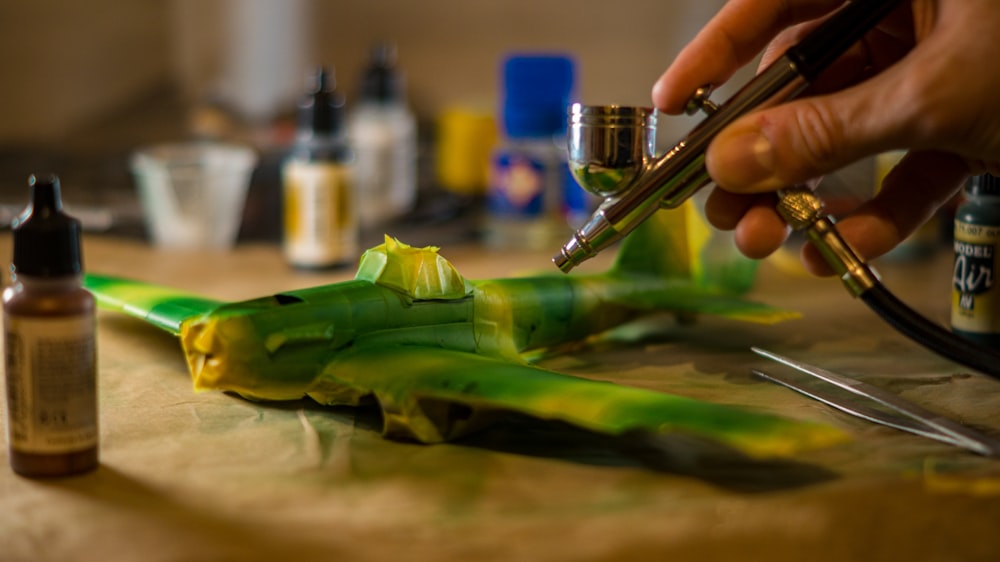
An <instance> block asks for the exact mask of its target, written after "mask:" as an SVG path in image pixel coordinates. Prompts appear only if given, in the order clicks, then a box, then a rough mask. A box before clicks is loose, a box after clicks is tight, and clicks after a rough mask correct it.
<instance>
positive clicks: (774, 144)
mask: <svg viewBox="0 0 1000 562" xmlns="http://www.w3.org/2000/svg"><path fill="white" fill-rule="evenodd" d="M895 70H896V69H895V68H892V69H889V70H887V71H885V72H883V73H882V74H880V75H878V76H876V77H874V78H872V79H870V80H868V81H866V82H864V83H862V84H860V85H857V86H854V87H852V88H848V89H846V90H842V91H840V92H838V93H836V94H833V95H827V96H818V97H808V98H803V99H799V100H795V101H791V102H788V103H785V104H781V105H778V106H775V107H773V108H770V109H766V110H762V111H758V112H754V113H751V114H749V115H746V116H744V117H742V118H740V119H738V120H736V121H735V122H734V123H733V124H732V125H730V126H728V127H726V128H725V129H723V130H722V131H721V132H720V133H719V134H718V135H717V136H716V138H715V139H714V140H713V142H712V144H711V145H710V146H709V148H708V151H707V152H706V155H705V165H706V167H707V169H708V173H709V175H710V176H711V177H712V179H713V180H714V181H715V182H716V183H717V184H718V185H719V186H721V187H723V188H725V189H728V190H730V191H734V192H737V193H759V192H764V191H774V190H777V189H780V188H782V187H785V186H788V185H795V184H798V183H803V182H805V181H807V180H809V179H810V178H814V177H818V176H822V175H824V174H827V173H830V172H833V171H835V170H837V169H840V168H842V167H844V166H846V165H848V164H850V163H852V162H855V161H857V160H859V159H861V158H862V157H865V156H868V155H870V154H875V153H878V152H882V151H884V150H888V149H889V148H892V147H893V146H894V145H897V144H900V145H901V143H902V142H903V137H905V136H906V132H905V130H904V128H905V127H906V126H907V123H908V122H909V121H908V120H909V117H910V112H911V111H912V108H906V107H900V106H899V104H896V103H895V102H894V101H893V100H892V99H890V98H891V97H892V96H893V95H895V92H896V90H894V89H893V88H892V87H891V86H890V85H891V84H892V83H893V81H894V79H895V78H896V75H897V74H898V72H894V71H895ZM887 108H891V109H887Z"/></svg>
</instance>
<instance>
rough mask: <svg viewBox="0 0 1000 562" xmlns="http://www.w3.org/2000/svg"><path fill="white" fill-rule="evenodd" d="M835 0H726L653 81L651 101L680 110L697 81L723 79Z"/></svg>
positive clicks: (719, 81) (669, 110)
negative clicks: (777, 38)
mask: <svg viewBox="0 0 1000 562" xmlns="http://www.w3.org/2000/svg"><path fill="white" fill-rule="evenodd" d="M840 4H841V2H840V1H839V0H809V1H806V0H799V1H790V0H730V1H729V2H728V3H727V4H726V5H725V6H723V8H722V9H721V10H720V11H719V13H718V14H717V15H716V16H715V17H714V18H712V20H711V21H710V22H709V23H708V24H707V25H706V26H705V27H704V28H702V30H701V31H700V32H699V33H698V35H697V36H695V38H694V39H693V40H692V41H691V42H690V43H689V44H688V45H687V46H686V47H685V48H684V49H683V50H682V51H681V52H680V54H679V55H678V56H677V58H676V59H675V60H674V62H673V63H672V64H671V65H670V67H669V68H668V69H667V70H666V71H665V72H664V73H663V75H662V76H660V78H659V79H658V80H657V81H656V83H655V84H654V85H653V93H652V97H653V104H654V105H656V107H657V108H659V109H660V110H661V111H664V112H666V113H669V114H678V113H681V112H683V110H684V105H685V104H686V103H687V100H688V98H689V97H690V96H691V94H692V93H693V92H694V91H695V89H696V88H698V87H699V86H703V85H705V84H713V85H718V84H722V83H724V82H725V81H726V80H728V79H729V77H730V76H732V75H733V73H734V72H736V70H738V69H739V68H740V67H742V66H743V65H745V64H747V63H748V62H750V61H751V60H753V58H754V57H756V56H757V54H758V53H760V51H761V50H762V49H763V48H764V47H765V46H766V45H767V44H768V43H769V42H770V40H771V39H772V38H773V37H774V36H775V35H776V34H777V33H778V32H779V31H781V30H782V29H784V28H785V27H787V26H788V25H790V24H792V23H795V22H800V21H805V20H808V19H812V18H814V17H817V16H820V15H822V14H824V13H827V12H829V11H831V10H833V9H834V8H836V7H837V6H839V5H840Z"/></svg>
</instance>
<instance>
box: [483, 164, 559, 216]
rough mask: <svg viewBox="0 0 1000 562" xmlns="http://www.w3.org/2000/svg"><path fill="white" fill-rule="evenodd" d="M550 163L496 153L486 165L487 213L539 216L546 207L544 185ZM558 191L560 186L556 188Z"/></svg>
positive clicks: (549, 173) (548, 180)
mask: <svg viewBox="0 0 1000 562" xmlns="http://www.w3.org/2000/svg"><path fill="white" fill-rule="evenodd" d="M550 167H551V166H546V162H544V161H542V159H540V158H532V157H531V156H529V155H527V154H517V153H506V154H499V155H497V157H496V158H495V159H494V160H493V166H492V167H491V169H490V182H489V183H490V185H489V199H488V201H487V204H488V206H489V211H490V213H491V214H493V215H499V216H512V217H527V218H534V217H539V216H541V215H542V214H543V213H544V212H545V211H546V209H545V203H546V201H545V199H546V197H545V196H546V188H547V187H549V184H551V183H552V180H550V177H551V173H552V172H551V170H550ZM560 179H561V178H560ZM560 192H561V189H557V190H556V193H560ZM560 194H561V193H560Z"/></svg>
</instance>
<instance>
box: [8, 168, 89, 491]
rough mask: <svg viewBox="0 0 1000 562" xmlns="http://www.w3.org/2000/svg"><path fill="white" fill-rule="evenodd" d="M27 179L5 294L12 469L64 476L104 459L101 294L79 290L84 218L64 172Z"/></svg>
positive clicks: (21, 471)
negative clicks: (72, 206)
mask: <svg viewBox="0 0 1000 562" xmlns="http://www.w3.org/2000/svg"><path fill="white" fill-rule="evenodd" d="M28 185H29V187H30V190H31V202H30V203H29V205H28V207H27V208H26V209H25V210H24V212H23V213H22V214H21V215H20V216H19V217H17V218H16V219H15V220H14V223H13V225H12V226H13V232H14V257H13V261H12V263H11V267H10V272H11V284H10V286H9V287H7V288H6V289H5V290H4V292H3V309H4V344H5V348H4V349H5V352H6V367H7V369H6V382H7V443H8V447H9V451H10V464H11V468H13V469H14V472H16V473H18V474H21V475H23V476H29V477H42V476H67V475H70V474H76V473H80V472H85V471H88V470H91V469H93V468H95V467H97V464H98V419H97V418H98V415H97V350H96V338H95V333H96V323H95V316H94V297H93V296H92V295H91V294H90V293H89V292H88V291H87V290H86V289H84V288H83V287H82V286H81V281H82V274H83V267H82V258H81V252H80V222H79V221H77V220H76V219H74V218H72V217H70V216H68V215H66V214H65V213H63V211H62V201H61V198H60V192H59V180H58V178H56V177H55V176H47V177H36V176H31V178H30V179H29V180H28Z"/></svg>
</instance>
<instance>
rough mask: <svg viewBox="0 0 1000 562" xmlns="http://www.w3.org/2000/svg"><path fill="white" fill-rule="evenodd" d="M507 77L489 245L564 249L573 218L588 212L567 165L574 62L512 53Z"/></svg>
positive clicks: (488, 218)
mask: <svg viewBox="0 0 1000 562" xmlns="http://www.w3.org/2000/svg"><path fill="white" fill-rule="evenodd" d="M502 74H503V76H502V82H503V85H504V88H503V107H502V110H501V119H500V122H501V125H502V126H501V129H502V135H503V136H502V139H501V141H500V144H499V146H498V147H497V148H496V149H495V150H494V151H493V153H492V155H491V159H490V168H489V177H488V180H487V189H486V213H485V225H484V242H485V243H486V245H488V246H492V247H502V248H527V249H551V248H558V247H559V245H560V244H562V242H561V240H563V239H564V238H566V237H567V236H569V235H570V233H571V228H570V222H571V221H572V218H573V217H575V216H578V215H584V214H586V212H587V209H586V208H585V206H586V204H587V201H586V197H585V195H584V192H583V190H582V188H581V187H579V185H577V184H576V182H575V181H574V180H573V179H572V176H571V175H570V173H569V166H568V164H567V161H566V119H567V114H566V112H567V108H568V107H569V104H570V98H571V96H572V94H573V89H574V63H573V60H572V59H570V58H568V57H565V56H559V55H514V56H511V57H508V58H507V59H506V60H505V61H504V63H503V66H502ZM581 207H584V208H582V209H581Z"/></svg>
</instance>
